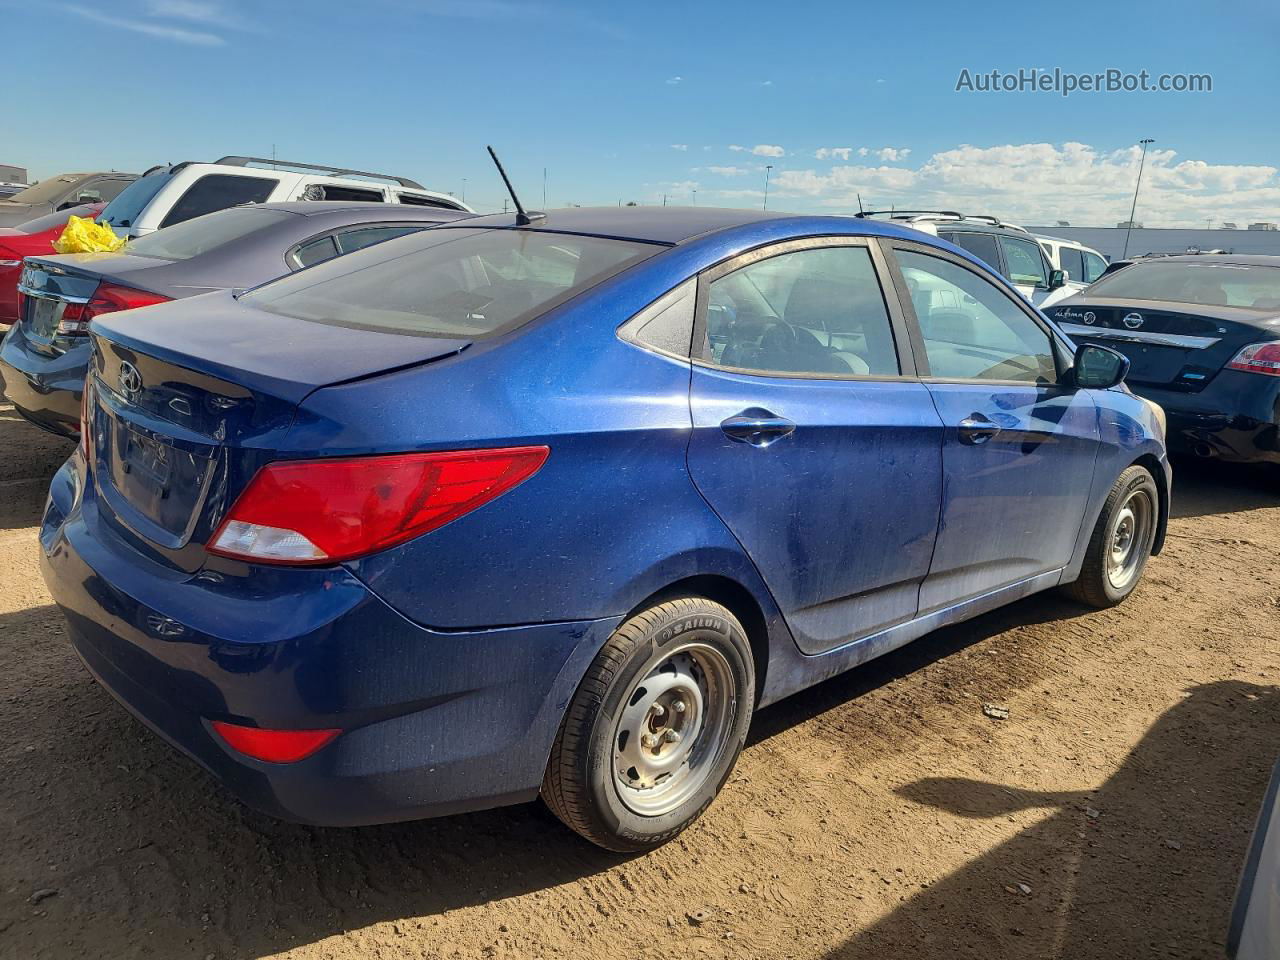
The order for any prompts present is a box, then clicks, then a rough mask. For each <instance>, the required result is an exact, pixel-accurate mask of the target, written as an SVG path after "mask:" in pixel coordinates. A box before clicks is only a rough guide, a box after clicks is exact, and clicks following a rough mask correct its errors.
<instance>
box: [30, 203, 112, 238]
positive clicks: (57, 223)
mask: <svg viewBox="0 0 1280 960" xmlns="http://www.w3.org/2000/svg"><path fill="white" fill-rule="evenodd" d="M104 206H106V204H102V203H85V204H81V205H80V206H78V207H69V208H67V209H66V210H59V211H58V212H57V213H47V214H45V215H44V216H43V217H36V218H35V219H34V220H28V221H27V222H26V223H20V224H18V226H16V227H14V228H13V229H15V230H21V231H22V232H23V233H44V232H45V231H46V230H53V229H55V228H56V227H65V226H66V225H67V221H68V220H69V219H71V218H72V217H92V216H93V215H94V214H95V213H97V212H98V211H99V210H101V209H102V208H103V207H104Z"/></svg>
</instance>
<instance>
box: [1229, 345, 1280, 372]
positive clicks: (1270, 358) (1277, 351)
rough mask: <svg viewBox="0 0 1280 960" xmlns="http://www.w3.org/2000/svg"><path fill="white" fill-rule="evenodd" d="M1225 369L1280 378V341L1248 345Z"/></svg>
mask: <svg viewBox="0 0 1280 960" xmlns="http://www.w3.org/2000/svg"><path fill="white" fill-rule="evenodd" d="M1227 369H1228V370H1244V371H1247V372H1248V373H1265V374H1267V375H1268V376H1271V377H1280V341H1276V340H1273V341H1272V342H1270V343H1251V344H1249V346H1247V347H1245V348H1244V349H1243V350H1241V351H1240V352H1239V353H1237V354H1236V355H1235V357H1233V358H1232V360H1231V362H1230V363H1228V364H1227Z"/></svg>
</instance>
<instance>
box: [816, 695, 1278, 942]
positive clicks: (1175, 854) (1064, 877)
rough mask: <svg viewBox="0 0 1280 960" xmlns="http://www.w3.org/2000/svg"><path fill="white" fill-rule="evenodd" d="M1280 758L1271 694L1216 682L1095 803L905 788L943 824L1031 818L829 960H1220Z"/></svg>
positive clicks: (1001, 789) (1032, 794)
mask: <svg viewBox="0 0 1280 960" xmlns="http://www.w3.org/2000/svg"><path fill="white" fill-rule="evenodd" d="M1278 752H1280V690H1278V689H1277V688H1276V687H1274V686H1259V685H1254V684H1250V683H1245V682H1239V681H1219V682H1214V683H1208V684H1202V685H1199V686H1195V687H1192V688H1191V689H1189V690H1187V691H1186V692H1185V696H1184V699H1183V700H1182V701H1181V702H1180V703H1179V704H1178V705H1177V706H1174V707H1172V708H1171V709H1169V710H1168V711H1167V712H1165V713H1164V714H1163V715H1162V716H1161V717H1160V718H1159V719H1158V720H1157V721H1156V723H1155V724H1154V725H1153V726H1152V727H1151V728H1150V730H1149V731H1148V732H1147V733H1146V735H1145V736H1144V737H1143V739H1142V740H1141V741H1140V742H1139V743H1138V745H1137V746H1136V747H1135V748H1134V749H1133V750H1132V751H1131V752H1130V754H1129V755H1128V757H1127V758H1126V760H1125V762H1124V763H1123V764H1122V765H1121V767H1120V768H1119V769H1118V770H1117V771H1116V773H1115V774H1114V775H1113V776H1112V777H1111V778H1109V779H1108V780H1107V781H1106V782H1105V783H1103V784H1101V785H1099V786H1098V787H1097V789H1095V790H1089V791H1081V792H1074V793H1072V792H1068V793H1041V792H1036V791H1030V790H1023V789H1020V787H1019V786H1018V785H1017V784H999V783H983V782H980V781H975V780H966V779H961V778H933V777H925V778H922V779H920V780H917V781H916V782H914V783H912V784H909V785H907V786H905V787H903V788H901V789H900V790H899V791H898V792H899V794H900V795H901V796H902V797H903V798H904V799H905V800H908V801H911V802H914V803H917V804H921V805H925V806H929V807H934V808H937V809H939V810H943V811H946V812H947V813H949V814H953V815H957V816H961V817H966V818H970V819H973V820H985V821H996V820H997V819H1004V818H1006V817H1010V816H1012V815H1014V814H1016V813H1019V812H1023V811H1032V810H1034V811H1038V812H1040V813H1042V815H1043V816H1042V818H1041V819H1039V820H1037V821H1036V822H1035V824H1034V825H1033V826H1030V827H1028V828H1026V829H1024V830H1022V831H1021V832H1020V833H1018V834H1016V835H1015V836H1013V837H1012V838H1011V839H1009V840H1007V841H1005V842H1003V843H1001V844H999V845H998V846H996V847H994V848H993V849H991V850H990V851H988V852H987V853H984V854H982V855H981V856H979V857H977V858H975V859H973V860H971V861H969V862H968V863H966V864H965V865H964V866H963V867H962V868H960V869H959V870H957V871H956V872H954V873H952V874H951V875H950V876H948V877H946V878H945V879H943V880H941V881H939V882H936V883H934V884H933V885H931V886H929V887H927V888H926V889H922V890H918V891H917V892H916V894H915V895H913V896H912V895H909V896H908V897H906V898H905V899H904V902H903V903H902V905H901V906H899V907H898V908H897V909H896V910H894V911H893V912H892V913H890V914H889V915H888V916H886V917H884V918H883V919H882V920H880V922H878V923H876V924H874V925H873V926H872V927H870V928H868V929H866V930H865V931H863V932H862V933H860V934H858V935H857V936H855V937H854V938H853V939H851V940H850V941H848V942H847V943H845V944H843V945H842V946H841V947H839V948H838V949H836V950H834V951H832V952H831V953H830V954H829V955H828V957H827V960H862V958H867V960H871V958H875V960H880V958H883V957H895V956H896V957H912V958H918V960H933V958H937V960H942V958H947V960H951V958H970V957H972V958H982V960H1005V958H1009V960H1013V958H1023V957H1053V958H1070V960H1091V958H1098V960H1104V958H1105V960H1115V958H1117V957H1133V958H1137V957H1206V958H1208V957H1215V958H1216V957H1221V956H1223V955H1224V950H1225V947H1224V944H1225V938H1226V930H1227V922H1228V914H1229V910H1230V904H1231V899H1232V895H1233V891H1234V889H1235V885H1236V882H1237V880H1238V878H1239V871H1240V869H1241V866H1242V865H1243V860H1244V853H1245V848H1246V846H1247V844H1248V840H1249V836H1250V833H1251V831H1252V827H1253V823H1254V819H1255V816H1256V813H1257V809H1258V805H1259V804H1260V803H1261V800H1262V796H1263V793H1264V790H1265V787H1266V783H1267V779H1268V776H1269V774H1270V771H1271V768H1272V765H1273V763H1274V762H1275V759H1276V755H1277V753H1278ZM979 832H980V831H979ZM1143 903H1151V904H1153V905H1154V904H1156V903H1161V904H1162V905H1163V908H1162V909H1161V910H1160V916H1161V918H1162V920H1161V924H1160V926H1159V927H1158V928H1155V927H1153V926H1151V925H1150V924H1148V923H1146V922H1144V916H1143V914H1142V911H1141V904H1143ZM1170 904H1172V905H1176V907H1175V909H1169V905H1170ZM1135 906H1137V907H1138V909H1137V910H1135Z"/></svg>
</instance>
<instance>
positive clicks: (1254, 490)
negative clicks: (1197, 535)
mask: <svg viewBox="0 0 1280 960" xmlns="http://www.w3.org/2000/svg"><path fill="white" fill-rule="evenodd" d="M1276 506H1280V467H1277V466H1275V465H1273V464H1264V465H1259V464H1238V463H1223V462H1221V461H1219V460H1196V459H1191V458H1178V459H1176V460H1174V461H1173V516H1174V517H1175V518H1178V519H1184V518H1189V517H1203V516H1208V515H1210V514H1225V513H1239V512H1241V511H1245V510H1258V509H1263V508H1266V507H1276Z"/></svg>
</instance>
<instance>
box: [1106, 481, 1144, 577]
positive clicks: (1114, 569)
mask: <svg viewBox="0 0 1280 960" xmlns="http://www.w3.org/2000/svg"><path fill="white" fill-rule="evenodd" d="M1155 513H1156V509H1155V503H1154V502H1153V501H1152V499H1151V494H1150V493H1149V492H1148V491H1147V490H1146V489H1144V488H1141V487H1139V488H1138V489H1136V490H1133V491H1132V492H1130V494H1129V496H1128V497H1126V498H1125V500H1124V502H1123V503H1121V504H1120V508H1119V509H1118V510H1116V512H1115V514H1114V516H1113V517H1112V520H1111V529H1110V530H1109V531H1108V535H1107V544H1108V550H1107V580H1108V581H1110V583H1111V586H1112V587H1114V588H1115V589H1116V590H1125V589H1127V588H1128V586H1129V585H1130V583H1132V582H1133V580H1134V578H1136V577H1137V576H1138V574H1139V572H1140V571H1141V570H1142V565H1143V562H1144V561H1145V560H1146V557H1147V553H1148V552H1149V551H1150V549H1151V541H1152V539H1153V538H1154V536H1155Z"/></svg>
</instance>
